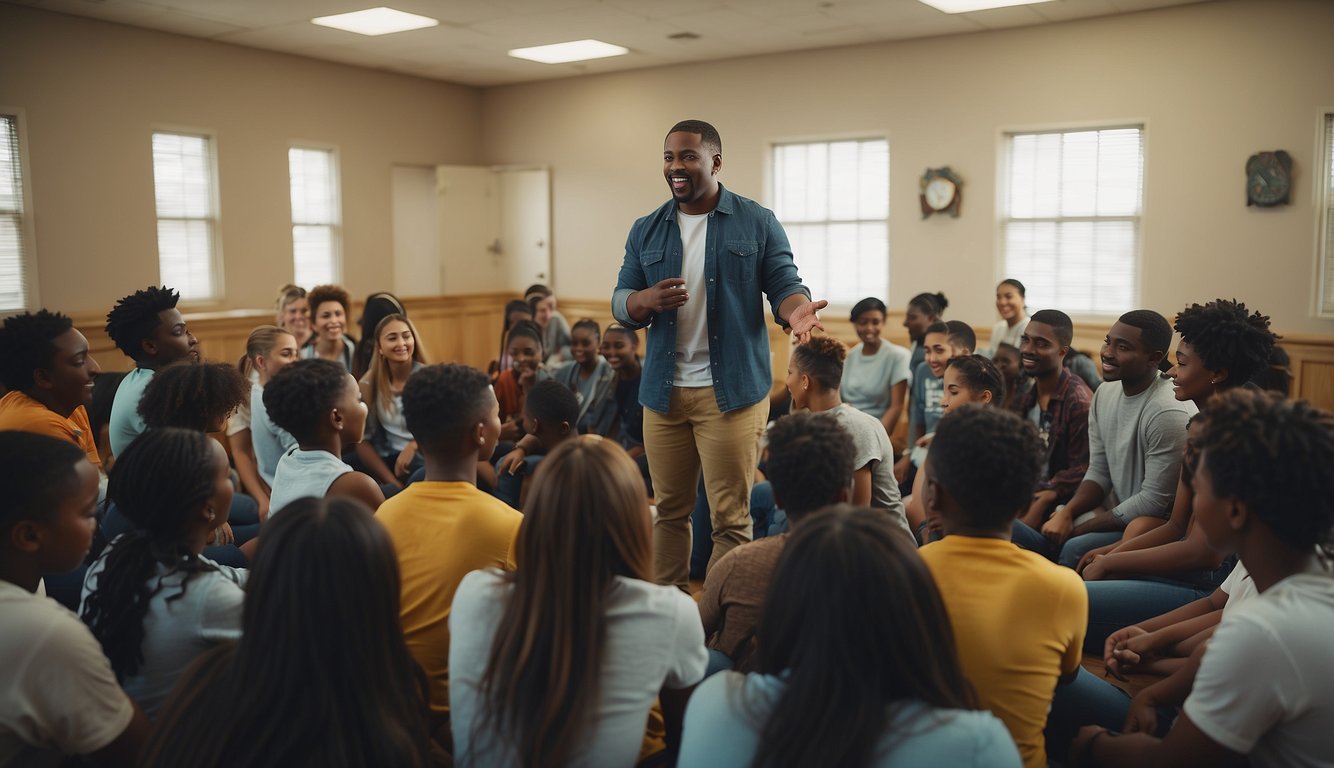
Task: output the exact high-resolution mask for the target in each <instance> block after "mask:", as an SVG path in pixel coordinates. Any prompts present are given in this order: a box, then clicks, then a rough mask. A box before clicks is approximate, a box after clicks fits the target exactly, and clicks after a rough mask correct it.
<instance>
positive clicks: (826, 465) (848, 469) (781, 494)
mask: <svg viewBox="0 0 1334 768" xmlns="http://www.w3.org/2000/svg"><path fill="white" fill-rule="evenodd" d="M855 460H856V452H855V448H854V447H853V444H852V436H851V435H849V434H848V432H847V430H845V429H843V426H842V425H841V424H839V423H838V418H837V417H836V416H834V415H833V414H831V413H828V412H823V413H811V412H809V411H798V412H797V413H793V414H790V415H788V416H784V417H783V418H781V419H779V420H778V421H776V422H774V425H773V426H772V427H769V462H768V464H767V465H766V467H767V475H768V477H769V482H770V483H771V484H772V485H773V487H774V496H775V497H776V498H777V499H778V502H779V503H780V504H781V505H782V507H783V510H784V511H785V512H787V516H788V518H789V519H790V520H794V521H795V520H797V519H798V518H800V517H801V516H802V515H805V514H807V513H809V512H814V511H815V510H817V509H819V508H821V507H823V506H825V505H827V504H833V503H834V502H836V501H837V500H838V492H839V489H842V488H847V487H848V486H849V485H851V483H852V470H853V467H852V463H853V462H854V461H855Z"/></svg>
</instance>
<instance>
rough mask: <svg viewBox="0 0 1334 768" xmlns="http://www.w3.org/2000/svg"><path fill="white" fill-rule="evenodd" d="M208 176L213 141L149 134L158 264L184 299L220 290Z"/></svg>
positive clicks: (213, 295) (213, 294)
mask: <svg viewBox="0 0 1334 768" xmlns="http://www.w3.org/2000/svg"><path fill="white" fill-rule="evenodd" d="M213 178H214V162H213V141H212V139H210V138H209V137H208V136H200V135H194V134H184V133H154V134H153V187H154V189H155V190H156V195H157V254H158V269H159V273H160V276H161V280H162V284H163V285H166V286H169V287H171V288H174V289H176V290H177V291H178V292H180V294H181V298H183V299H185V300H187V301H191V300H193V301H202V300H208V299H215V298H218V296H219V295H220V294H221V287H222V286H221V282H222V281H221V279H220V278H219V275H218V259H217V219H218V207H217V202H216V200H217V193H216V191H215V187H214V182H213Z"/></svg>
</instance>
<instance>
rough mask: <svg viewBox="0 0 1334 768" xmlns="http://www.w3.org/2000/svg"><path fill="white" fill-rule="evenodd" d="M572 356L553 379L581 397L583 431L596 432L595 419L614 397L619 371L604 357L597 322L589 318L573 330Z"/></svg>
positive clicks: (580, 426) (580, 414) (580, 423)
mask: <svg viewBox="0 0 1334 768" xmlns="http://www.w3.org/2000/svg"><path fill="white" fill-rule="evenodd" d="M570 339H571V340H570V355H571V357H572V359H571V360H570V362H568V363H565V364H564V365H562V366H560V367H559V368H557V369H556V372H555V373H553V374H552V376H551V377H552V378H553V379H555V380H556V381H559V382H560V383H561V384H564V385H565V386H566V387H568V388H569V390H570V391H571V392H573V393H574V396H575V397H576V398H577V399H578V400H579V422H578V426H579V430H578V431H579V434H581V435H582V434H588V433H590V432H593V431H594V419H596V418H597V416H596V414H598V413H599V412H600V411H601V410H602V406H603V403H605V402H606V401H607V400H608V399H610V398H611V397H612V386H613V384H614V383H615V381H616V371H614V370H612V368H611V363H608V362H607V358H605V357H603V356H602V353H601V351H600V349H599V348H600V347H601V346H602V330H601V329H600V328H598V324H597V321H595V320H589V319H587V318H585V319H583V320H580V321H578V322H576V323H575V324H574V328H573V329H572V330H571V331H570Z"/></svg>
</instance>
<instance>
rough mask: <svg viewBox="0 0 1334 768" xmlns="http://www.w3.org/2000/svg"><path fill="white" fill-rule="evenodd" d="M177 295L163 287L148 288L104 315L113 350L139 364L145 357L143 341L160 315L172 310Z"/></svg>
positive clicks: (178, 297) (151, 331)
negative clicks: (115, 349) (114, 348)
mask: <svg viewBox="0 0 1334 768" xmlns="http://www.w3.org/2000/svg"><path fill="white" fill-rule="evenodd" d="M180 300H181V296H180V294H178V293H176V292H175V291H173V290H172V289H170V288H168V287H166V286H165V285H164V286H162V287H158V286H156V285H150V286H148V287H147V288H145V289H143V290H141V291H135V292H134V293H132V294H130V295H129V296H126V297H125V298H123V299H121V300H120V301H117V302H116V306H114V307H112V308H111V311H110V312H108V313H107V326H106V332H107V335H108V336H110V337H111V340H112V341H114V342H115V343H116V347H117V348H119V349H120V351H121V352H124V353H125V354H126V356H128V357H129V358H130V359H131V360H134V361H136V362H138V361H139V360H140V359H141V358H142V357H143V354H144V348H143V344H142V343H141V342H143V340H144V339H146V338H148V337H150V336H152V335H153V331H154V329H156V328H157V327H158V325H160V324H161V323H162V318H160V317H158V313H159V312H163V311H166V310H168V309H175V308H176V304H177V302H179V301H180Z"/></svg>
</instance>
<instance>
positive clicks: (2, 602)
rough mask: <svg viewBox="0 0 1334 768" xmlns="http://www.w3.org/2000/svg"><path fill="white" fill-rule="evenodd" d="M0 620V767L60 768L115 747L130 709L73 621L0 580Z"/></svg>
mask: <svg viewBox="0 0 1334 768" xmlns="http://www.w3.org/2000/svg"><path fill="white" fill-rule="evenodd" d="M0 616H4V630H3V631H0V659H3V660H4V661H3V663H0V766H3V768H9V767H10V766H14V767H15V768H18V766H23V767H24V768H28V766H48V765H52V766H53V765H58V764H59V763H60V761H61V759H62V756H63V755H86V754H88V753H90V752H96V751H97V750H99V749H102V748H103V747H105V746H107V745H108V744H110V743H111V742H113V741H115V740H116V737H118V736H120V734H121V733H122V732H123V731H124V730H125V728H126V726H128V725H129V724H130V720H131V719H132V718H133V717H134V705H133V704H131V703H130V698H129V697H128V696H126V695H125V692H124V691H122V690H121V688H120V686H119V685H117V684H116V674H115V673H114V672H112V671H111V663H110V662H108V661H107V657H106V656H103V655H102V646H101V645H100V644H98V642H97V638H95V637H93V633H92V632H89V631H88V627H86V626H84V624H83V622H82V621H80V620H79V617H78V616H75V615H74V614H73V613H70V612H69V610H68V609H66V608H65V607H64V606H62V605H60V604H59V603H57V602H56V601H55V600H52V599H51V598H49V597H39V596H38V595H34V594H32V593H30V592H28V591H27V590H25V589H23V588H22V587H20V586H18V585H17V584H13V583H11V582H8V581H4V580H0Z"/></svg>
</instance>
